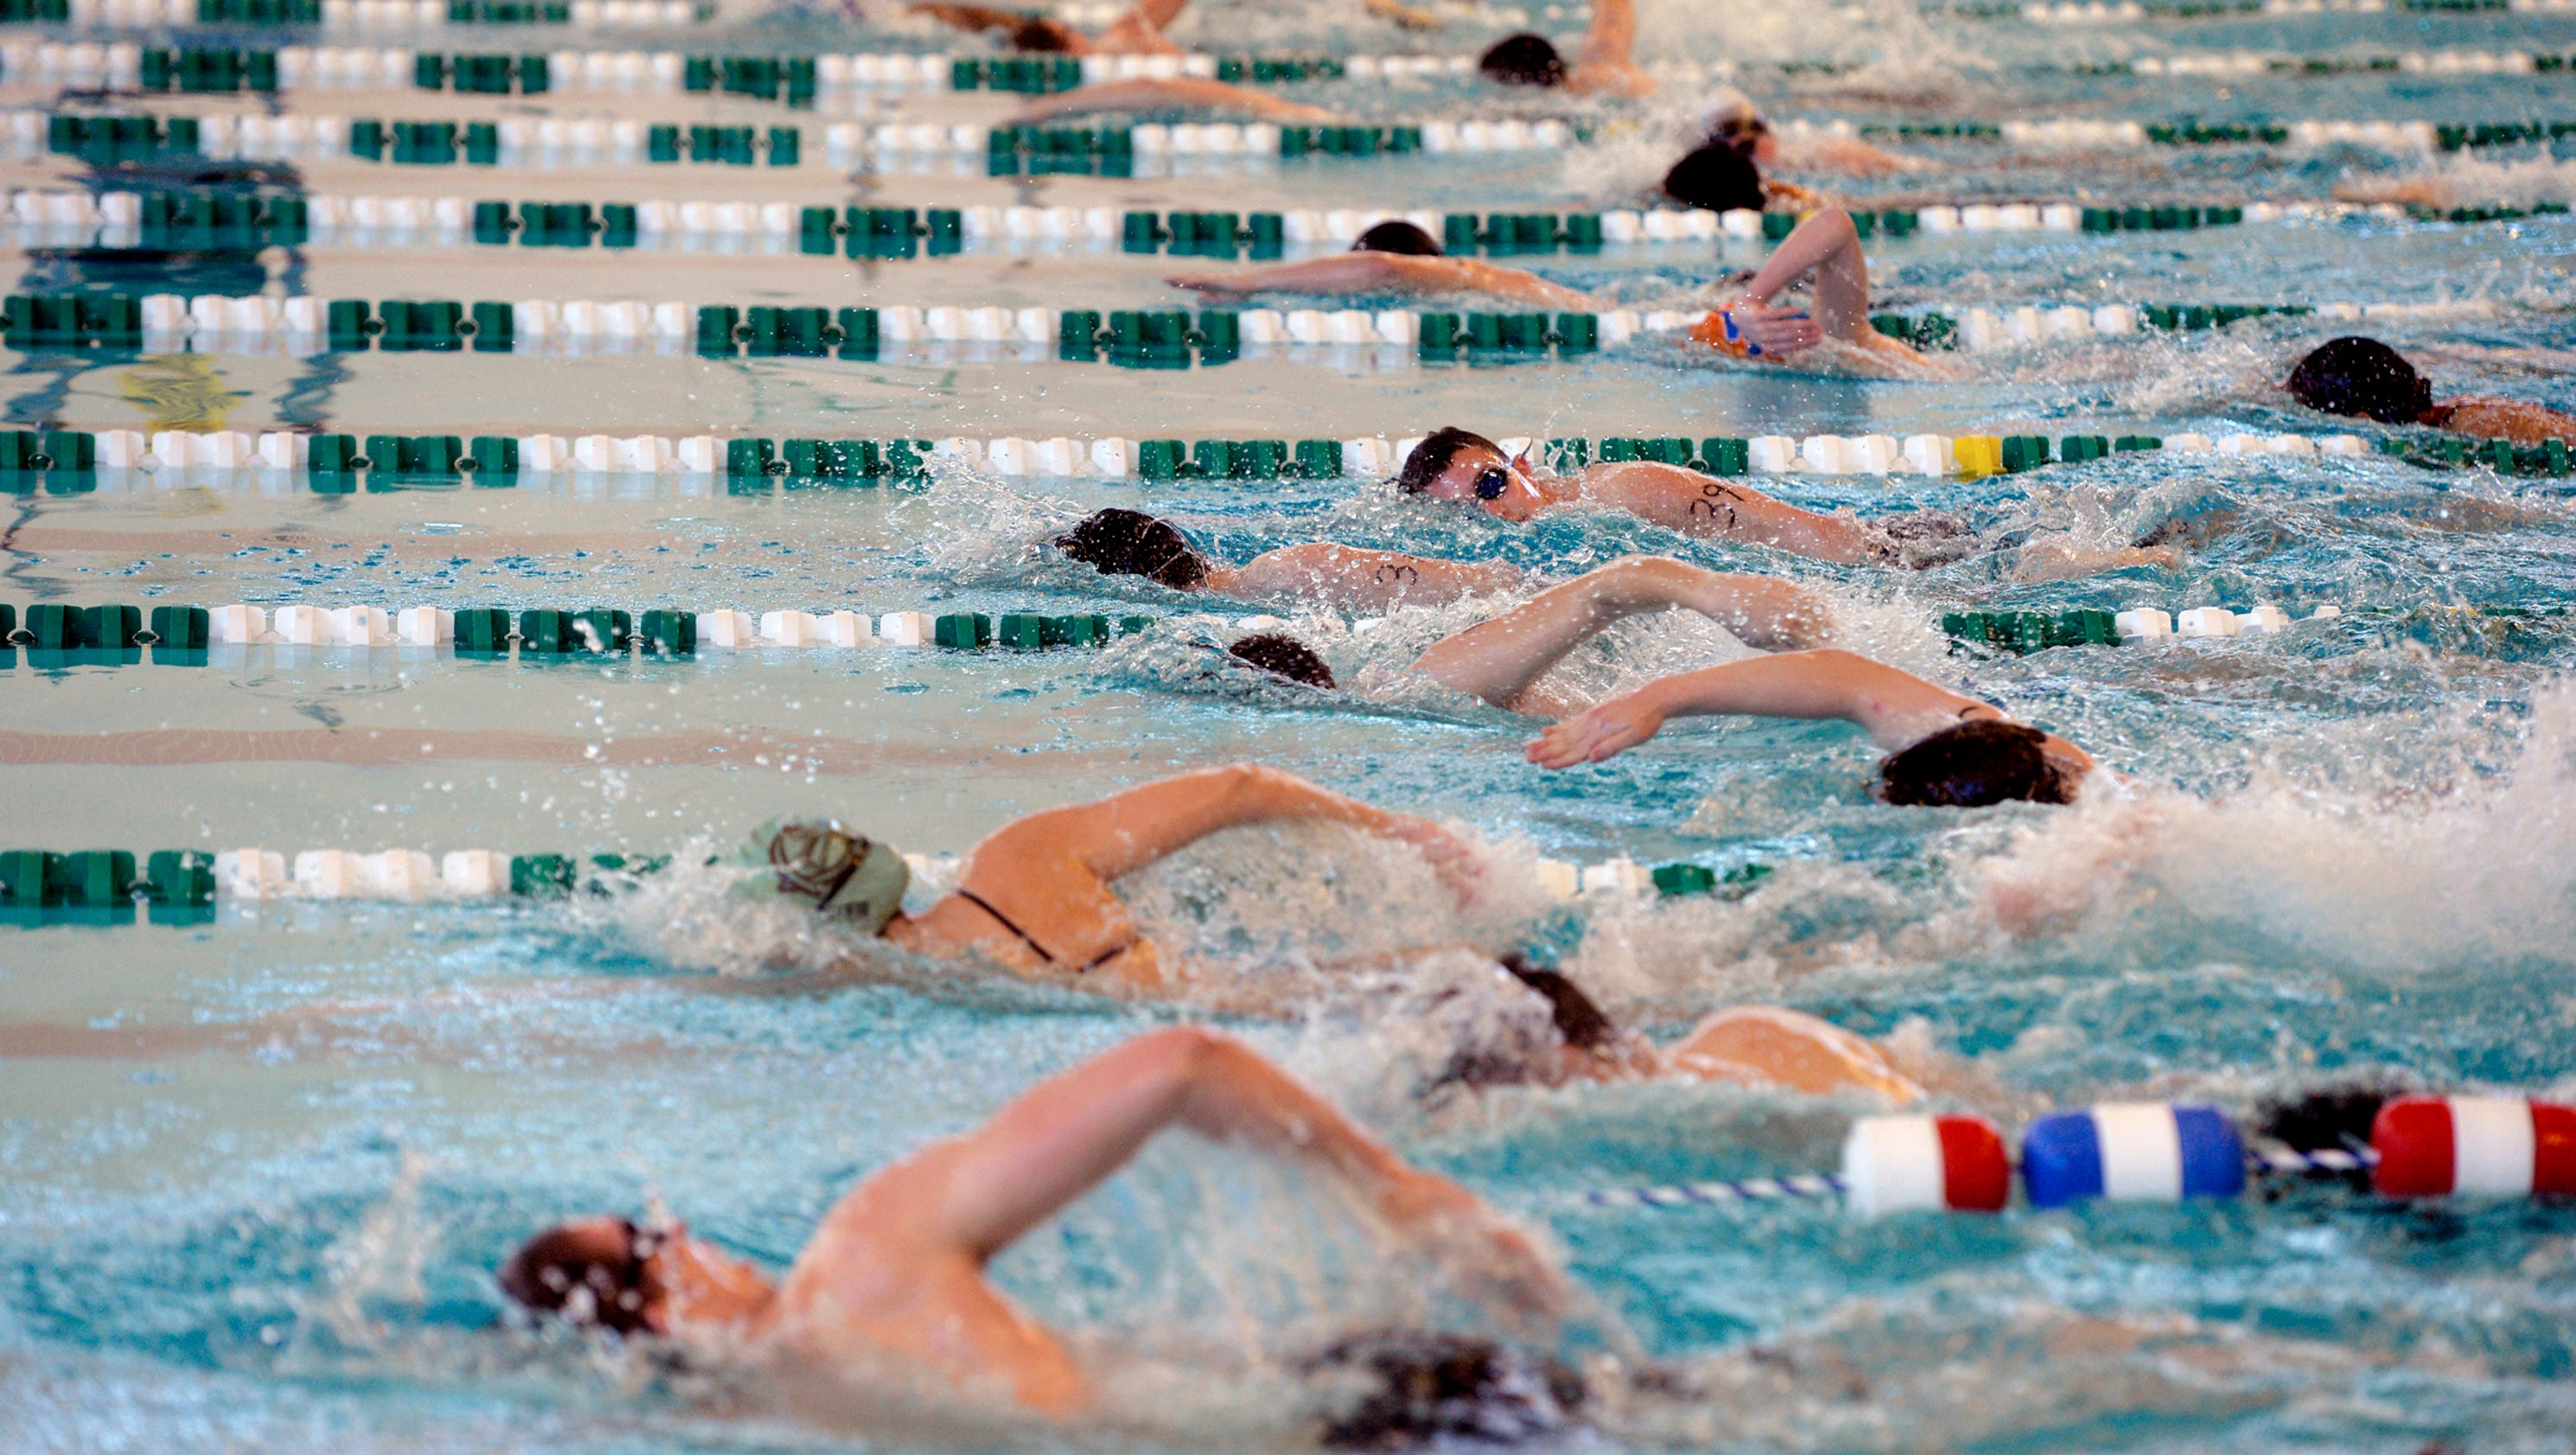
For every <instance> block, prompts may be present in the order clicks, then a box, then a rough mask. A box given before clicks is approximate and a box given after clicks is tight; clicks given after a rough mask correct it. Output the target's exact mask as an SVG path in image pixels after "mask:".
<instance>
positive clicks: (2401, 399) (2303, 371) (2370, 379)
mask: <svg viewBox="0 0 2576 1455" xmlns="http://www.w3.org/2000/svg"><path fill="white" fill-rule="evenodd" d="M2289 390H2290V393H2291V395H2292V397H2294V398H2296V399H2297V400H2298V401H2299V402H2300V403H2301V404H2304V405H2306V406H2307V407H2309V408H2310V409H2314V410H2320V411H2322V412H2324V413H2327V414H2347V415H2351V416H2353V417H2355V418H2358V419H2375V420H2378V421H2379V422H2380V423H2382V424H2413V423H2415V422H2416V421H2417V420H2420V419H2422V418H2423V417H2424V416H2425V414H2426V413H2428V412H2429V411H2430V410H2431V409H2432V408H2433V384H2432V381H2431V380H2429V379H2426V378H2425V377H2424V376H2423V375H2421V374H2418V373H2416V372H2415V366H2414V365H2413V364H2410V363H2408V362H2406V360H2405V358H2404V357H2403V356H2401V355H2400V354H2399V353H2398V352H2397V351H2396V350H2395V349H2392V348H2390V347H2389V346H2388V345H2386V344H2384V343H2381V342H2380V341H2379V340H2377V339H2375V338H2339V339H2334V340H2331V341H2329V342H2327V343H2324V344H2320V345H2319V346H2318V347H2317V348H2316V349H2315V350H2314V351H2312V352H2310V353H2309V355H2308V356H2307V357H2306V358H2304V359H2301V360H2299V363H2298V367H2296V368H2294V369H2292V370H2291V371H2290V380H2289Z"/></svg>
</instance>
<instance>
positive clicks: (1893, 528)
mask: <svg viewBox="0 0 2576 1455" xmlns="http://www.w3.org/2000/svg"><path fill="white" fill-rule="evenodd" d="M1395 488H1396V491H1397V493H1399V494H1402V495H1413V496H1419V497H1421V498H1423V499H1425V500H1437V501H1442V502H1444V503H1467V502H1472V503H1474V504H1475V505H1476V506H1478V507H1479V508H1480V509H1482V510H1483V511H1484V512H1485V513H1486V514H1488V515H1491V516H1493V517H1494V518H1495V519H1497V520H1504V521H1509V522H1511V523H1512V524H1514V525H1520V524H1523V523H1525V522H1527V521H1529V520H1531V519H1533V518H1534V517H1536V516H1538V515H1540V514H1543V513H1545V512H1547V511H1550V510H1559V509H1566V508H1570V507H1575V506H1582V505H1598V506H1606V507H1608V508H1611V509H1614V510H1624V511H1627V512H1628V513H1629V514H1631V515H1635V516H1637V517H1639V518H1641V519H1644V520H1648V521H1651V522H1653V523H1654V524H1656V525H1660V526H1665V527H1667V528H1669V529H1672V530H1677V531H1680V532H1682V533H1683V534H1685V535H1691V536H1697V537H1699V538H1701V539H1703V540H1723V541H1733V542H1737V543H1739V544H1742V545H1751V546H1768V547H1770V548H1771V549H1773V550H1777V551H1786V552H1787V553H1789V554H1790V555H1793V556H1805V557H1807V558H1809V559H1811V560H1817V561H1832V562H1834V563H1836V564H1839V565H1852V566H1864V565H1865V566H1909V567H1921V566H1928V565H1939V564H1944V563H1945V562H1947V561H1949V560H1955V559H1957V558H1958V557H1959V556H1961V555H1964V554H1966V553H1967V552H1968V551H1971V550H1974V549H1975V548H1976V539H1975V537H1974V536H1972V535H1969V534H1968V533H1967V528H1966V527H1965V526H1964V525H1960V524H1959V523H1958V522H1956V521H1955V520H1953V519H1952V518H1950V517H1947V516H1942V515H1938V514H1926V515H1921V516H1915V517H1900V518H1897V519H1895V520H1892V521H1890V522H1888V523H1885V524H1881V523H1875V522H1871V521H1864V520H1860V519H1858V518H1856V517H1853V516H1849V515H1840V514H1837V515H1819V514H1817V513H1816V512H1814V511H1812V510H1801V509H1799V508H1798V507H1797V506H1794V505H1789V504H1785V503H1783V502H1781V501H1778V500H1775V499H1773V498H1771V497H1770V496H1768V495H1765V494H1763V493H1762V492H1761V491H1759V490H1756V489H1754V488H1753V487H1752V486H1750V485H1745V484H1741V483H1739V482H1737V481H1734V480H1721V479H1718V478H1716V477H1715V476H1711V475H1703V474H1701V473H1699V472H1698V471H1697V470H1690V469H1685V468H1683V467H1682V466H1679V465H1666V464H1662V463H1660V462H1657V461H1652V460H1623V461H1618V462H1616V463H1612V462H1606V461H1605V462H1604V463H1601V464H1598V465H1590V466H1586V467H1585V468H1583V469H1580V470H1577V471H1575V472H1574V473H1573V474H1570V475H1558V474H1554V473H1551V472H1548V471H1546V470H1543V469H1540V468H1538V467H1536V466H1534V465H1532V464H1531V462H1530V459H1529V457H1528V455H1527V454H1526V453H1524V454H1523V455H1522V456H1521V457H1520V458H1518V459H1511V458H1508V457H1506V456H1505V455H1504V454H1503V450H1502V446H1500V445H1498V444H1495V443H1494V442H1493V441H1492V440H1489V439H1487V438H1485V437H1484V436H1483V435H1479V434H1472V433H1470V432H1468V431H1466V430H1463V429H1458V428H1455V427H1454V426H1453V427H1449V428H1443V429H1439V430H1434V431H1433V432H1432V433H1431V434H1429V435H1427V436H1425V437H1424V438H1423V441H1422V443H1420V444H1418V445H1416V446H1414V448H1413V453H1412V454H1410V455H1407V456H1406V457H1405V460H1404V468H1403V469H1402V470H1401V471H1400V472H1399V473H1398V474H1397V475H1396V479H1395Z"/></svg>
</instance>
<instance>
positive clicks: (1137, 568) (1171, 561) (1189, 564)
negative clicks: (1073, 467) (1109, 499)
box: [1055, 509, 1210, 591]
mask: <svg viewBox="0 0 2576 1455" xmlns="http://www.w3.org/2000/svg"><path fill="white" fill-rule="evenodd" d="M1055 545H1056V549H1057V550H1060V551H1062V552H1064V553H1065V554H1066V555H1068V556H1071V557H1073V558H1074V559H1075V560H1077V561H1080V562H1082V563H1083V564H1085V565H1088V566H1091V567H1094V568H1096V569H1097V570H1098V571H1099V572H1100V574H1101V575H1103V576H1142V577H1144V578H1145V579H1146V580H1148V581H1152V582H1154V583H1156V584H1157V585H1162V586H1169V587H1171V588H1172V589H1173V590H1175V591H1190V590H1194V589H1196V588H1197V587H1198V586H1200V585H1201V584H1203V583H1204V582H1205V581H1206V580H1207V578H1208V573H1209V570H1210V567H1209V565H1208V559H1207V557H1205V556H1202V555H1200V554H1199V553H1198V552H1197V551H1196V550H1193V549H1192V548H1191V546H1190V538H1189V537H1187V536H1185V535H1183V534H1181V533H1180V531H1179V530H1178V529H1177V528H1176V527H1174V526H1173V525H1172V524H1171V523H1170V522H1168V521H1160V520H1156V519H1155V518H1154V517H1152V516H1150V515H1147V514H1145V513H1144V512H1143V511H1138V510H1117V509H1110V510H1096V511H1093V512H1092V513H1091V514H1090V515H1088V516H1086V517H1084V518H1083V521H1082V524H1080V525H1077V526H1075V527H1074V528H1073V529H1072V531H1070V532H1069V533H1067V534H1065V535H1060V536H1057V537H1056V538H1055Z"/></svg>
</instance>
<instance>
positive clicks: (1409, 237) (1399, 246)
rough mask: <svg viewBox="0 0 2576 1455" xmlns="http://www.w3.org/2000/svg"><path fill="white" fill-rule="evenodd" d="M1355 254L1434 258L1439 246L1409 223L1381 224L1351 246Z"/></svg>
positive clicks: (1437, 255) (1361, 236) (1438, 252)
mask: <svg viewBox="0 0 2576 1455" xmlns="http://www.w3.org/2000/svg"><path fill="white" fill-rule="evenodd" d="M1351 251H1352V252H1355V253H1402V254H1404V255H1405V256H1406V257H1409V258H1436V257H1439V256H1440V244H1439V243H1438V242H1437V241H1435V240H1433V238H1432V236H1431V234H1429V233H1427V232H1424V231H1423V230H1422V229H1421V228H1418V227H1416V226H1414V225H1413V224H1412V223H1409V222H1381V223H1379V224H1378V225H1377V226H1375V227H1372V228H1370V229H1369V230H1368V231H1366V232H1364V233H1361V234H1360V240H1359V241H1358V242H1355V243H1353V244H1351Z"/></svg>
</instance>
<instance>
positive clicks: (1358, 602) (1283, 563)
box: [1208, 541, 1521, 609]
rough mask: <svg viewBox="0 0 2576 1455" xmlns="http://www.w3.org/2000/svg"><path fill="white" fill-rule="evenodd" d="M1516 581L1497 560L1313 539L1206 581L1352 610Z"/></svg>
mask: <svg viewBox="0 0 2576 1455" xmlns="http://www.w3.org/2000/svg"><path fill="white" fill-rule="evenodd" d="M1520 583H1521V572H1520V569H1519V568H1518V567H1516V566H1507V565H1504V564H1503V563H1501V562H1499V561H1476V562H1470V561H1441V560H1434V559H1432V558H1431V557H1428V556H1408V555H1404V554H1402V553H1400V552H1397V551H1371V550H1363V549H1360V548H1358V547H1356V546H1337V545H1333V544H1331V543H1330V542H1326V541H1315V542H1310V543H1308V544H1306V545H1302V546H1283V547H1281V548H1280V549H1278V550H1275V551H1268V552H1264V553H1263V554H1261V555H1259V556H1255V557H1254V558H1253V559H1252V560H1251V561H1249V562H1247V563H1245V564H1244V565H1241V566H1238V567H1235V568H1234V569H1232V570H1225V571H1219V572H1217V573H1216V574H1215V575H1214V576H1213V577H1211V578H1210V580H1209V583H1208V584H1209V585H1210V586H1212V587H1213V588H1215V589H1216V590H1218V591H1220V592H1223V593H1225V594H1226V595H1229V596H1245V597H1267V596H1302V597H1308V598H1311V599H1313V600H1316V601H1321V602H1324V603H1326V604H1328V605H1332V606H1337V607H1342V608H1345V609H1352V608H1361V607H1385V606H1394V605H1398V604H1401V603H1405V602H1413V603H1427V604H1431V605H1439V604H1442V603H1446V602H1451V601H1456V600H1457V599H1459V598H1460V597H1462V596H1474V595H1478V594H1480V593H1484V592H1490V591H1508V590H1510V589H1512V588H1513V587H1515V586H1518V585H1519V584H1520Z"/></svg>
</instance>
